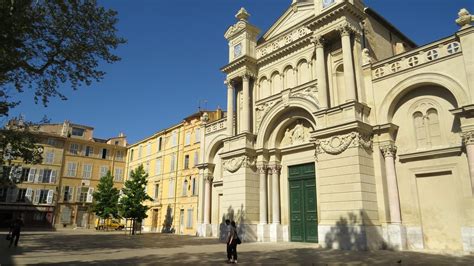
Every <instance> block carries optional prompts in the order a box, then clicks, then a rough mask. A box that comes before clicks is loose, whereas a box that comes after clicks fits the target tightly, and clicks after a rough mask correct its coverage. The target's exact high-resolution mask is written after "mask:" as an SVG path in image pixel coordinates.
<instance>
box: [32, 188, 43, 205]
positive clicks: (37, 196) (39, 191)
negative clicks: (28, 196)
mask: <svg viewBox="0 0 474 266" xmlns="http://www.w3.org/2000/svg"><path fill="white" fill-rule="evenodd" d="M40 194H41V189H37V190H35V197H34V199H33V204H38V202H39V199H40Z"/></svg>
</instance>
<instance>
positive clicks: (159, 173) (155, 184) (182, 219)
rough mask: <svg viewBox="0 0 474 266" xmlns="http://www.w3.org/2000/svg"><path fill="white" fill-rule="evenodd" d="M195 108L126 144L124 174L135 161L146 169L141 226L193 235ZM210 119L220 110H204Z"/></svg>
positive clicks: (197, 134) (196, 154) (197, 136)
mask: <svg viewBox="0 0 474 266" xmlns="http://www.w3.org/2000/svg"><path fill="white" fill-rule="evenodd" d="M202 115H203V112H197V113H195V114H193V115H191V116H189V117H186V118H185V119H183V121H182V122H181V123H179V124H176V125H174V126H172V127H169V128H167V129H164V130H161V131H159V132H157V133H155V134H153V135H152V136H150V137H148V138H145V139H143V140H141V141H139V142H137V143H135V144H132V145H130V146H129V147H128V150H129V155H128V158H127V173H128V174H127V176H130V173H131V171H133V170H134V169H135V168H137V167H138V166H139V165H143V167H144V169H145V172H146V173H148V186H147V193H148V195H149V196H151V197H152V198H153V199H154V200H153V201H147V202H146V204H147V205H148V206H149V207H150V209H149V211H148V213H147V215H148V217H147V218H146V219H145V220H144V221H143V230H144V231H152V232H174V233H177V234H187V235H195V234H196V232H197V227H196V223H197V215H198V189H199V180H200V179H199V170H198V169H197V167H196V166H197V165H198V164H199V158H200V157H199V156H200V147H201V145H200V143H201V138H202V137H203V136H204V135H203V134H202V132H201V120H200V119H201V116H202ZM206 115H207V116H208V117H209V119H210V120H211V121H213V120H216V119H220V118H221V117H222V116H223V112H222V111H221V110H217V111H211V112H206Z"/></svg>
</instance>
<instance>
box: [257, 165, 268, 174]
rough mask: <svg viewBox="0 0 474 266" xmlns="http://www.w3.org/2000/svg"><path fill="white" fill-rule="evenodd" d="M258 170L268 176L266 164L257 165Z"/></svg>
mask: <svg viewBox="0 0 474 266" xmlns="http://www.w3.org/2000/svg"><path fill="white" fill-rule="evenodd" d="M257 169H258V173H260V174H266V173H267V171H268V165H266V164H261V165H257Z"/></svg>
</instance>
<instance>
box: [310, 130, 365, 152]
mask: <svg viewBox="0 0 474 266" xmlns="http://www.w3.org/2000/svg"><path fill="white" fill-rule="evenodd" d="M315 144H316V153H317V154H322V153H328V154H332V155H337V154H340V153H342V152H344V151H345V150H347V149H348V148H352V147H361V148H363V149H365V150H367V151H372V136H370V135H365V134H361V133H359V132H351V133H349V134H345V135H339V136H333V137H330V138H327V139H322V140H319V139H318V140H316V142H315Z"/></svg>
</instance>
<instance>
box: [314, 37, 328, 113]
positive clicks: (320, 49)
mask: <svg viewBox="0 0 474 266" xmlns="http://www.w3.org/2000/svg"><path fill="white" fill-rule="evenodd" d="M323 41H324V40H323V38H322V37H321V36H315V37H314V38H313V42H314V46H315V48H316V78H317V79H318V92H319V95H318V97H319V103H320V104H321V109H325V108H327V107H328V88H327V81H326V61H325V56H324V43H323Z"/></svg>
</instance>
